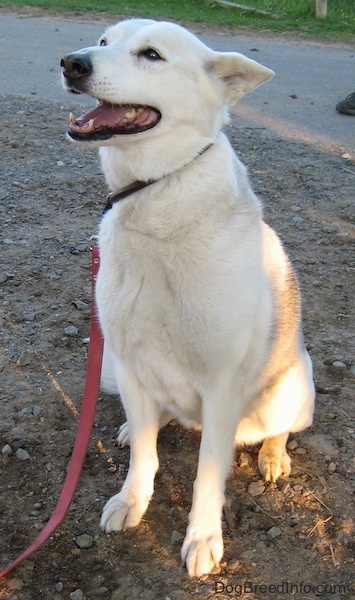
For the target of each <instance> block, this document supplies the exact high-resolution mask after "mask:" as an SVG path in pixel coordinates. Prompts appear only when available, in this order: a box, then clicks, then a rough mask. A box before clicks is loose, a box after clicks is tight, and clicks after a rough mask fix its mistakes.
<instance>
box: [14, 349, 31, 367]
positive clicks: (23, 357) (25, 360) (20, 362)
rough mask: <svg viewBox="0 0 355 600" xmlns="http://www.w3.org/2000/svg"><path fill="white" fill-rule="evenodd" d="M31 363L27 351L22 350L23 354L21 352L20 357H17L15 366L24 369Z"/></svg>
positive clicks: (29, 354)
mask: <svg viewBox="0 0 355 600" xmlns="http://www.w3.org/2000/svg"><path fill="white" fill-rule="evenodd" d="M30 362H31V353H30V352H29V351H28V350H24V351H23V352H21V354H20V356H19V357H18V359H17V361H16V364H17V366H18V367H25V366H26V365H29V364H30Z"/></svg>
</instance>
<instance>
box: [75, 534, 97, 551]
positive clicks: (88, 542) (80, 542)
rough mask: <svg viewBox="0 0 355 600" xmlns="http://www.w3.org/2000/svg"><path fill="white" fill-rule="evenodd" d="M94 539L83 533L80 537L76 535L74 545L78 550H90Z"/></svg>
mask: <svg viewBox="0 0 355 600" xmlns="http://www.w3.org/2000/svg"><path fill="white" fill-rule="evenodd" d="M93 541H94V538H93V537H92V535H88V534H87V533H83V534H82V535H78V537H77V538H76V539H75V543H76V545H77V546H78V548H82V549H87V548H91V547H92V544H93Z"/></svg>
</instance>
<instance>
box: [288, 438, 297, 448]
mask: <svg viewBox="0 0 355 600" xmlns="http://www.w3.org/2000/svg"><path fill="white" fill-rule="evenodd" d="M287 448H288V449H289V450H296V448H298V442H297V441H296V440H290V441H289V442H288V444H287Z"/></svg>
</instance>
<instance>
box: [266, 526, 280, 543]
mask: <svg viewBox="0 0 355 600" xmlns="http://www.w3.org/2000/svg"><path fill="white" fill-rule="evenodd" d="M281 534H282V531H281V529H280V528H279V527H271V529H269V531H267V533H266V535H267V539H268V540H275V539H276V538H278V537H280V535H281Z"/></svg>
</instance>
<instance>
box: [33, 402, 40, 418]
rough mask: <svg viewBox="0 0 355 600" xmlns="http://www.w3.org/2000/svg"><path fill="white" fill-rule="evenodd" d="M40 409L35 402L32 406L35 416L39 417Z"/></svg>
mask: <svg viewBox="0 0 355 600" xmlns="http://www.w3.org/2000/svg"><path fill="white" fill-rule="evenodd" d="M41 411H42V409H41V407H40V406H37V404H35V405H34V407H33V415H34V416H35V417H39V415H40V414H41Z"/></svg>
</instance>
